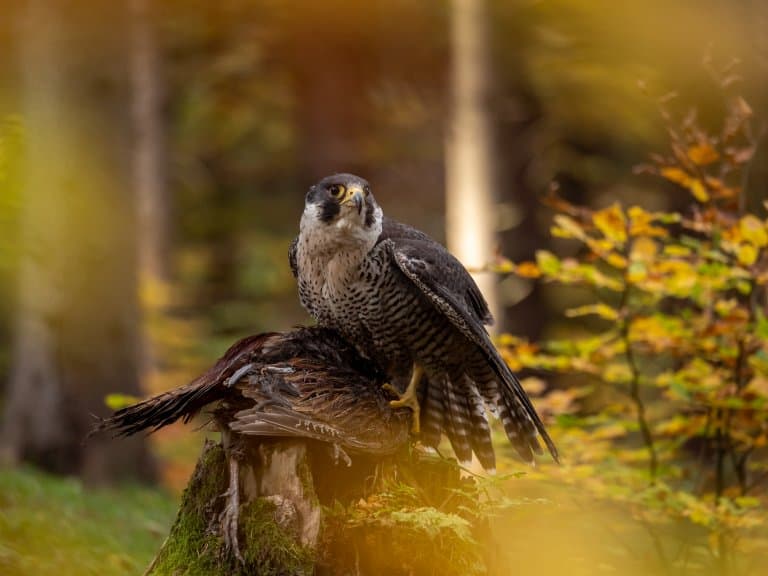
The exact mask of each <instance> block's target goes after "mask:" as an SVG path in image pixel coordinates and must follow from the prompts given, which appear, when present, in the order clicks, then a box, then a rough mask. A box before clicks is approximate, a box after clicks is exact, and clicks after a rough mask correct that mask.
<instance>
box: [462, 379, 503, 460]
mask: <svg viewBox="0 0 768 576" xmlns="http://www.w3.org/2000/svg"><path fill="white" fill-rule="evenodd" d="M464 386H465V387H466V391H467V394H466V399H467V409H468V411H469V416H470V422H471V425H472V428H471V434H470V437H469V438H470V444H471V446H472V451H473V452H474V453H475V455H476V456H477V459H478V460H479V461H480V464H482V466H483V468H485V469H486V470H489V471H490V470H495V469H496V454H495V453H494V451H493V443H492V442H491V427H490V426H489V425H488V417H487V416H486V412H485V405H484V403H483V398H482V396H481V395H480V392H479V391H478V389H477V387H476V386H475V383H474V382H472V381H470V380H469V378H467V377H466V376H464Z"/></svg>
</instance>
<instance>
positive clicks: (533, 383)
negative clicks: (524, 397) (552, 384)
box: [520, 376, 547, 396]
mask: <svg viewBox="0 0 768 576" xmlns="http://www.w3.org/2000/svg"><path fill="white" fill-rule="evenodd" d="M520 384H521V385H522V387H523V389H524V390H525V391H526V392H527V393H528V394H529V395H530V396H539V395H540V394H541V393H542V392H544V390H546V389H547V383H546V382H544V380H542V379H541V378H536V377H535V376H529V377H528V378H523V379H522V380H520Z"/></svg>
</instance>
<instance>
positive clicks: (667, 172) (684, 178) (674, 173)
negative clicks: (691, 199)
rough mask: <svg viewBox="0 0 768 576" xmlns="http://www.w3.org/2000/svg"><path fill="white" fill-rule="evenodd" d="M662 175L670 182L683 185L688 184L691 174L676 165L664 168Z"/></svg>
mask: <svg viewBox="0 0 768 576" xmlns="http://www.w3.org/2000/svg"><path fill="white" fill-rule="evenodd" d="M661 175H662V176H663V177H664V178H666V179H667V180H669V181H670V182H674V183H675V184H680V185H681V186H685V185H687V183H688V180H690V176H688V173H687V172H685V171H684V170H681V169H680V168H677V167H675V166H666V167H664V168H662V169H661Z"/></svg>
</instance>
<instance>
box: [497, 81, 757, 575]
mask: <svg viewBox="0 0 768 576" xmlns="http://www.w3.org/2000/svg"><path fill="white" fill-rule="evenodd" d="M660 109H661V112H662V117H663V119H664V121H665V124H666V126H667V130H668V134H669V138H670V143H671V146H670V150H669V152H668V153H667V154H664V155H652V156H651V162H650V163H649V164H648V165H645V166H641V167H639V168H638V173H639V176H638V177H647V175H651V176H652V177H655V178H657V179H658V182H659V184H660V185H662V186H667V187H668V188H670V190H673V189H674V191H675V193H676V194H679V195H685V194H687V195H688V198H689V199H690V203H689V205H688V207H687V208H685V209H684V210H680V211H668V212H657V211H651V210H648V209H646V208H644V207H643V206H639V205H633V206H622V205H621V204H620V203H614V204H611V205H609V206H606V207H604V208H601V209H597V210H593V209H590V208H588V207H584V206H578V205H574V204H572V203H570V202H568V201H566V200H565V199H563V198H562V197H561V196H560V195H558V193H557V190H556V189H553V190H552V192H551V193H550V195H549V197H548V198H547V204H548V205H549V206H550V207H552V208H553V209H554V211H555V215H554V223H553V225H552V228H551V233H552V235H553V236H555V237H557V238H561V239H567V241H569V242H573V243H576V244H577V245H578V248H577V252H576V253H575V254H576V255H575V256H572V257H560V256H558V255H556V254H554V253H552V252H550V251H540V252H538V253H537V255H536V261H535V262H523V263H519V264H513V263H511V262H504V263H502V265H501V267H502V269H503V270H504V271H507V272H512V273H515V274H517V275H519V276H523V277H526V278H533V279H536V281H538V282H543V283H558V284H561V285H566V286H568V287H573V289H574V290H579V293H583V294H585V295H587V296H586V297H585V302H584V303H583V304H581V305H578V306H576V307H572V308H570V309H568V310H566V311H565V316H566V317H568V318H573V319H578V320H572V321H570V322H572V323H573V324H577V328H576V330H577V331H578V332H579V335H578V336H571V334H569V337H568V338H567V339H561V340H550V341H546V342H542V343H531V342H528V341H525V340H522V339H518V338H515V337H513V336H504V337H502V339H501V342H502V345H503V346H504V350H505V354H506V357H507V359H508V361H509V362H510V364H511V365H512V366H513V368H515V369H518V370H520V369H529V370H531V371H533V373H535V374H537V375H542V378H543V379H544V380H548V381H551V386H549V387H548V388H549V390H550V391H549V393H548V394H547V395H546V396H544V397H543V398H542V399H541V403H540V406H541V407H542V409H543V410H544V411H545V412H549V413H550V414H554V415H555V417H556V426H555V428H556V430H555V433H556V435H557V436H558V437H559V444H560V446H561V449H562V453H563V454H564V460H565V465H564V466H563V467H561V468H560V469H558V470H555V472H554V474H555V475H556V476H557V477H558V481H566V482H568V483H571V484H574V485H576V486H578V488H579V489H580V490H585V491H586V492H585V493H591V494H592V495H594V496H595V497H597V498H598V499H601V500H604V501H607V502H609V503H612V505H618V506H620V507H621V508H622V509H626V510H627V511H628V512H629V515H630V516H631V518H632V519H633V521H634V522H635V523H637V524H639V525H641V526H643V527H644V529H645V531H646V533H647V536H648V537H649V542H650V543H651V544H650V545H651V548H652V549H653V550H654V556H655V559H654V560H653V562H652V564H653V565H654V567H655V568H656V569H658V570H660V571H661V573H663V572H667V573H670V572H674V573H685V574H688V573H702V574H710V573H714V572H715V571H717V572H718V573H728V574H747V573H755V572H754V571H755V569H756V568H759V564H756V562H758V561H757V560H756V559H757V558H759V556H760V555H761V554H764V553H765V552H766V549H768V537H767V536H766V530H765V529H766V522H767V521H768V512H767V509H768V497H767V495H766V480H768V458H766V456H767V455H768V450H766V444H768V340H767V338H766V337H767V336H768V317H767V314H766V306H767V305H768V300H767V299H766V297H767V293H766V285H767V284H768V250H767V248H768V220H766V219H765V215H764V214H762V213H761V214H755V213H750V212H749V211H748V210H747V208H746V206H747V202H746V198H745V195H746V192H745V190H744V188H745V186H744V184H745V181H746V174H747V171H748V168H749V166H750V160H751V158H752V156H753V154H754V150H755V146H756V135H755V134H754V132H753V127H752V125H751V120H752V118H751V117H752V111H751V109H750V106H749V105H748V104H747V103H746V102H745V100H744V99H742V98H741V97H738V96H736V97H732V98H730V99H729V100H728V103H727V113H726V116H725V119H724V122H723V124H722V127H721V129H720V130H719V132H718V133H708V132H707V131H705V130H704V129H702V128H701V127H700V126H699V122H698V121H697V117H696V114H695V113H689V114H687V115H685V116H684V117H683V118H682V119H677V118H676V117H675V115H673V114H672V113H670V112H669V111H668V109H667V103H666V101H664V100H661V101H660ZM668 183H672V184H673V185H674V186H670V185H669V184H668ZM679 199H680V198H679V197H678V198H677V199H676V200H679ZM675 204H676V205H684V204H685V203H681V202H675ZM572 332H573V328H572V330H571V333H572ZM560 374H561V375H562V376H560ZM566 375H567V377H566ZM527 383H528V384H529V388H530V391H531V392H533V393H536V392H541V391H542V390H544V388H545V386H544V383H543V382H542V379H540V378H538V377H537V378H531V379H528V381H527ZM574 383H576V384H574ZM759 571H760V570H758V572H759Z"/></svg>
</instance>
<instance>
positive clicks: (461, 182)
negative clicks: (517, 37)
mask: <svg viewBox="0 0 768 576" xmlns="http://www.w3.org/2000/svg"><path fill="white" fill-rule="evenodd" d="M451 46H452V61H451V80H452V83H451V92H452V93H451V96H452V107H451V119H450V125H449V126H448V132H447V141H446V162H445V164H446V220H447V222H446V238H447V244H448V249H449V250H450V251H451V252H453V254H455V255H456V257H457V258H458V259H459V260H460V261H461V262H462V263H463V264H464V265H465V266H467V267H468V268H470V269H474V270H476V269H480V268H483V267H485V266H486V265H487V264H488V263H489V262H490V261H491V260H492V258H493V254H494V251H495V248H496V235H495V222H494V219H493V214H494V203H495V182H494V156H493V137H492V132H491V125H490V114H489V112H488V106H489V97H490V75H489V70H488V68H489V65H488V46H487V25H486V13H485V6H484V2H483V0H452V2H451ZM473 276H474V278H475V281H476V282H477V283H478V286H479V287H480V290H481V291H482V292H483V295H484V296H485V298H486V300H487V301H488V305H489V307H490V309H491V312H492V313H493V314H494V316H495V317H497V318H498V306H497V298H496V279H495V277H494V275H493V274H490V273H475V274H473Z"/></svg>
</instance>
